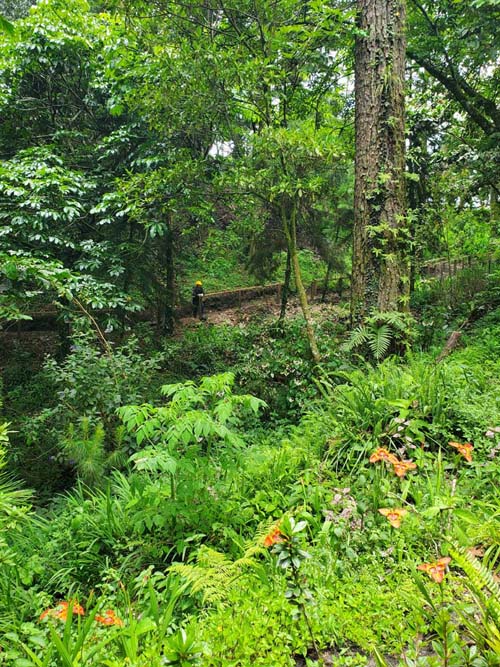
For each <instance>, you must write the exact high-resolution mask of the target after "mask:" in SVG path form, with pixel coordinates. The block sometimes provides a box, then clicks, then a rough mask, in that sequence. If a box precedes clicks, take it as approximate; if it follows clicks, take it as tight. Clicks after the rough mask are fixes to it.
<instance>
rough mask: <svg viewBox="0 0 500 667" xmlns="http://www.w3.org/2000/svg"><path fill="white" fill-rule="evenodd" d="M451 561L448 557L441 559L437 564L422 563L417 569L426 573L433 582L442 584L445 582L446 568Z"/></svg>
mask: <svg viewBox="0 0 500 667" xmlns="http://www.w3.org/2000/svg"><path fill="white" fill-rule="evenodd" d="M450 561H451V558H450V557H449V556H446V557H445V558H440V559H439V560H437V561H436V562H435V563H422V564H421V565H419V566H418V567H417V570H422V571H423V572H426V573H427V574H428V575H429V577H430V578H431V579H432V580H433V581H435V582H436V583H437V584H440V583H441V582H442V581H443V577H444V572H445V570H446V566H447V565H448V563H449V562H450Z"/></svg>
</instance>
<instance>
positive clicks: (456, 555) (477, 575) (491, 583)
mask: <svg viewBox="0 0 500 667" xmlns="http://www.w3.org/2000/svg"><path fill="white" fill-rule="evenodd" d="M450 555H451V557H452V558H453V560H454V562H455V563H456V564H457V565H458V566H459V567H460V568H461V569H462V570H463V571H464V573H465V575H466V576H467V579H466V582H465V584H466V586H467V587H468V588H469V590H470V591H471V593H472V594H473V595H475V597H477V598H479V599H480V600H481V601H482V602H483V604H484V606H485V611H486V612H487V613H488V614H489V615H490V616H491V618H492V619H493V620H494V622H495V624H496V626H497V629H500V586H499V585H498V584H497V582H496V581H495V579H494V578H493V573H492V572H491V571H490V570H489V569H488V568H487V567H485V566H484V565H483V564H482V563H481V562H480V561H479V560H478V559H477V558H476V557H475V556H473V555H472V554H471V553H470V552H468V551H466V550H465V549H463V548H461V547H459V546H458V545H454V546H452V547H451V548H450ZM486 592H487V593H488V594H489V595H486V594H485V593H486Z"/></svg>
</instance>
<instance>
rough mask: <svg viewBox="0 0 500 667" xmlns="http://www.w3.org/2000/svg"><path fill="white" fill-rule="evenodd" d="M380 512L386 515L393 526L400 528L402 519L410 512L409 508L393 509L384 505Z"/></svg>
mask: <svg viewBox="0 0 500 667" xmlns="http://www.w3.org/2000/svg"><path fill="white" fill-rule="evenodd" d="M379 512H380V514H382V516H385V518H386V519H387V521H388V522H389V523H390V524H391V526H392V527H393V528H399V527H400V526H401V519H402V518H403V517H404V516H405V515H406V514H408V510H403V509H392V508H390V509H389V508H387V507H382V508H381V509H379Z"/></svg>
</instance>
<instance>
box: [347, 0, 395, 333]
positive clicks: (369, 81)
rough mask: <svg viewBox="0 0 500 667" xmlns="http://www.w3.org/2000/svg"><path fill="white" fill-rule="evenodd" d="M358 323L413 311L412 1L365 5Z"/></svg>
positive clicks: (358, 81) (354, 309)
mask: <svg viewBox="0 0 500 667" xmlns="http://www.w3.org/2000/svg"><path fill="white" fill-rule="evenodd" d="M357 6H358V27H359V28H360V30H362V31H363V33H362V34H361V35H360V36H358V37H357V38H356V64H355V97H356V121H355V125H356V160H355V193H354V231H353V263H352V289H351V315H352V317H353V319H354V320H358V319H361V318H362V317H363V316H364V315H365V314H366V313H367V312H368V311H369V310H370V309H371V308H377V309H378V310H380V311H389V310H401V309H405V308H406V307H407V302H408V277H407V272H408V269H407V261H406V257H405V252H404V249H405V247H406V245H407V241H406V233H407V229H406V193H405V137H404V66H405V46H406V40H405V35H404V28H405V21H406V7H405V1H404V0H357Z"/></svg>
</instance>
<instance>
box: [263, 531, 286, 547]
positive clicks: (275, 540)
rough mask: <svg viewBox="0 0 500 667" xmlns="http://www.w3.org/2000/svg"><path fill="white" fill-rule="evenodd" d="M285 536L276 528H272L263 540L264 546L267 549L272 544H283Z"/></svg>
mask: <svg viewBox="0 0 500 667" xmlns="http://www.w3.org/2000/svg"><path fill="white" fill-rule="evenodd" d="M284 541H285V536H284V535H283V533H282V532H281V530H280V529H279V528H278V527H275V528H273V529H272V530H271V531H270V532H269V533H268V534H267V535H266V536H265V538H264V546H265V547H267V548H269V547H272V546H273V544H279V542H284Z"/></svg>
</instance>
